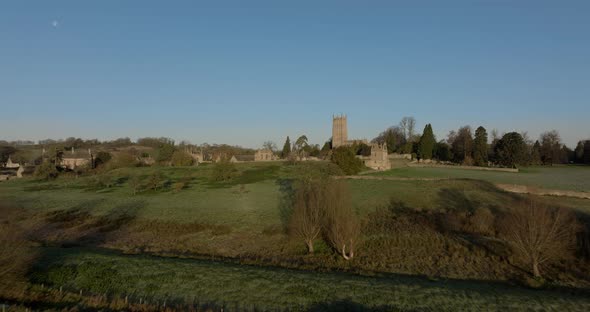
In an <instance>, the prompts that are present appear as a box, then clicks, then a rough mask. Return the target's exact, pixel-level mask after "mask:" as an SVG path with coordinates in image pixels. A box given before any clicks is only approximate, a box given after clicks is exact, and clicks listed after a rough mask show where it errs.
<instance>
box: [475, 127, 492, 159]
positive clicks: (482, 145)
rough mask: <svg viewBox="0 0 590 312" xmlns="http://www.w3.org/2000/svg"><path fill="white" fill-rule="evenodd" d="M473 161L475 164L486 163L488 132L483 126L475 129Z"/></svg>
mask: <svg viewBox="0 0 590 312" xmlns="http://www.w3.org/2000/svg"><path fill="white" fill-rule="evenodd" d="M474 145H475V146H474V150H473V161H474V163H475V165H476V166H487V164H488V133H487V131H486V129H485V128H484V127H479V128H477V129H476V130H475V141H474Z"/></svg>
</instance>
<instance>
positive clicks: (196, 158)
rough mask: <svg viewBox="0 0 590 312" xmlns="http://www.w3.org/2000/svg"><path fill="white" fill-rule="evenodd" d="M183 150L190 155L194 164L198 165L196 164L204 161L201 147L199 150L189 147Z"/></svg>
mask: <svg viewBox="0 0 590 312" xmlns="http://www.w3.org/2000/svg"><path fill="white" fill-rule="evenodd" d="M185 151H186V153H187V154H189V155H191V157H192V158H193V160H194V161H195V164H197V165H198V164H200V163H202V162H203V161H205V155H204V154H203V150H202V149H201V150H199V151H196V150H195V149H192V148H190V149H189V148H186V149H185Z"/></svg>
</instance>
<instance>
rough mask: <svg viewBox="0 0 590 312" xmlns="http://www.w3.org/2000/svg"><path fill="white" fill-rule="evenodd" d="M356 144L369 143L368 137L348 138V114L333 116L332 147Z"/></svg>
mask: <svg viewBox="0 0 590 312" xmlns="http://www.w3.org/2000/svg"><path fill="white" fill-rule="evenodd" d="M354 144H368V141H367V140H366V139H354V140H349V139H348V121H347V119H346V115H340V116H332V148H337V147H340V146H349V145H354Z"/></svg>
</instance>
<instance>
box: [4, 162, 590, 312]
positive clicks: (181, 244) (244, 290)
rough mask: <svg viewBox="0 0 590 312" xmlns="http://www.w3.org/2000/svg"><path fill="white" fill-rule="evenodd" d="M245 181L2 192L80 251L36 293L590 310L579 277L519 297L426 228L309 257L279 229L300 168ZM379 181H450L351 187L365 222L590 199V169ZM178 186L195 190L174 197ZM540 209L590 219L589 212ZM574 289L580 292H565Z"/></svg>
mask: <svg viewBox="0 0 590 312" xmlns="http://www.w3.org/2000/svg"><path fill="white" fill-rule="evenodd" d="M305 166H310V167H308V168H307V169H311V170H315V171H319V170H326V169H325V167H326V166H327V164H325V163H318V164H309V165H305ZM237 168H238V171H239V172H238V174H237V175H236V177H235V178H234V179H233V180H231V181H229V182H224V183H217V182H211V180H210V178H209V177H210V175H211V170H212V168H211V166H199V167H180V168H179V167H151V168H125V169H117V170H114V171H111V172H109V173H107V174H106V175H107V176H108V177H109V179H108V180H109V181H110V182H109V185H108V186H105V185H97V183H96V181H97V179H98V178H100V177H101V176H93V175H89V176H81V177H77V178H76V177H73V176H69V177H68V176H63V177H60V178H58V179H56V180H52V181H39V180H34V179H21V180H12V181H8V182H6V183H0V203H2V202H3V203H8V204H10V205H14V206H17V207H21V208H24V209H26V210H27V211H30V212H31V213H32V214H33V215H34V217H32V218H31V220H29V221H30V222H31V223H34V222H35V221H38V220H42V221H43V222H53V223H52V227H51V228H53V229H55V233H57V234H55V235H54V236H51V237H48V238H44V239H45V240H46V241H47V242H48V243H47V244H48V245H53V246H66V247H67V246H78V247H76V248H45V247H43V248H39V251H40V253H41V255H42V257H41V259H40V260H39V261H38V262H37V263H36V264H35V270H34V271H33V273H32V275H31V276H32V278H33V280H34V281H35V282H36V283H45V284H48V285H53V286H55V287H58V286H66V287H67V288H68V289H72V290H74V291H77V290H79V289H82V290H84V291H90V292H95V293H104V292H107V293H114V294H117V293H121V294H129V295H132V296H136V297H145V298H155V299H154V300H156V299H158V300H163V299H168V300H179V301H183V302H185V301H186V300H189V299H188V298H196V299H197V300H200V301H211V302H215V303H220V302H221V303H228V304H230V306H232V305H234V304H235V303H236V302H238V301H239V302H240V305H245V306H248V307H254V306H256V307H258V308H261V309H274V308H277V307H286V306H287V307H306V308H309V307H314V305H315V307H319V308H321V309H320V310H322V309H323V310H326V309H328V310H329V308H330V305H332V304H334V305H336V306H337V305H338V304H353V305H355V306H357V307H359V309H362V308H383V309H384V310H392V309H393V310H398V309H402V310H408V309H410V310H412V309H418V310H421V309H426V310H430V309H435V310H439V309H444V310H482V309H486V310H507V309H510V310H514V309H516V310H543V309H545V310H580V311H584V310H588V308H589V307H590V306H589V305H590V302H589V300H588V299H587V297H584V296H582V295H577V293H580V292H582V293H585V291H586V290H580V287H582V289H583V288H584V287H586V285H588V281H586V280H584V278H580V277H578V275H577V274H578V273H579V272H580V271H576V272H571V273H566V272H562V269H561V267H557V268H552V270H551V271H550V274H551V276H553V277H555V278H554V280H553V281H552V285H553V287H555V288H554V289H553V290H531V289H526V288H521V287H517V286H513V285H511V282H510V281H511V280H512V278H514V277H515V276H520V277H522V276H525V275H526V272H524V271H522V270H521V269H518V268H515V267H514V266H513V265H511V264H510V263H509V261H508V260H507V259H506V258H505V257H504V256H502V255H501V254H496V253H495V252H494V251H490V250H487V249H486V248H485V247H482V246H480V245H478V244H475V243H471V242H467V241H465V240H464V239H463V238H458V237H455V236H453V235H447V234H444V233H439V232H437V230H433V229H429V228H428V229H424V230H422V229H421V228H418V230H415V228H411V227H409V228H405V226H401V227H400V228H397V229H396V231H397V232H392V233H388V234H387V235H389V236H383V235H381V234H377V235H374V236H370V235H369V234H367V236H366V238H365V242H364V245H362V246H361V249H360V251H359V253H358V256H357V258H355V260H354V261H351V262H346V261H344V260H342V259H341V258H340V257H338V256H337V255H334V253H333V251H332V250H331V249H330V248H329V247H327V246H326V245H325V244H323V243H322V242H319V243H318V246H317V250H316V253H315V254H314V255H305V252H304V249H303V245H302V244H301V243H300V242H297V241H293V240H290V239H289V238H288V237H287V235H286V234H285V233H284V231H283V230H282V228H283V226H284V217H283V212H282V204H283V202H282V199H283V198H284V196H285V195H286V190H288V186H289V183H290V181H292V179H293V178H295V177H296V176H297V175H298V170H301V167H298V166H289V165H283V164H278V163H272V164H268V163H267V164H254V163H251V164H238V165H237ZM154 173H160V174H161V175H162V186H161V187H160V188H159V189H157V190H145V191H141V192H139V193H138V194H136V195H133V191H132V188H131V186H130V182H129V181H130V180H131V179H132V178H133V177H135V176H138V177H140V178H141V179H142V181H147V180H149V178H150V176H152V175H153V174H154ZM376 174H377V175H390V176H398V177H445V178H448V177H450V178H453V179H450V180H431V181H423V180H403V181H393V180H346V181H347V183H348V185H349V186H350V190H351V193H352V200H353V205H354V207H355V209H356V211H357V213H358V215H359V217H360V218H362V219H363V220H369V219H370V218H371V216H372V213H373V212H375V211H376V210H378V209H380V208H382V207H389V206H391V205H392V203H394V206H396V207H402V208H404V209H406V208H410V210H412V211H420V212H428V211H433V212H440V211H442V212H444V211H465V212H473V211H475V210H477V209H480V208H487V209H489V210H491V211H494V212H499V211H502V210H503V209H506V208H508V207H510V206H511V205H513V204H514V203H515V202H517V201H519V200H522V198H523V197H522V195H518V194H512V193H507V192H504V191H501V190H499V189H497V188H496V187H494V185H493V184H492V183H490V182H493V183H516V184H527V183H528V181H531V183H533V181H535V182H536V183H541V184H543V185H542V186H543V187H547V188H559V187H561V188H563V189H574V190H581V189H586V188H587V185H588V183H589V182H588V180H586V179H585V178H584V177H587V175H588V174H590V170H588V169H587V168H581V167H555V168H532V169H528V170H525V171H523V172H521V173H516V174H514V173H499V172H487V171H468V170H454V169H453V170H451V169H435V168H403V169H395V170H391V171H388V172H382V173H376ZM455 178H456V179H455ZM570 178H571V179H570ZM510 179H512V180H510ZM178 181H188V183H187V185H186V187H185V188H183V189H182V190H180V191H174V187H173V185H174V183H177V182H178ZM510 181H512V182H510ZM576 181H577V182H576ZM551 183H552V184H551ZM532 185H539V184H534V183H533V184H532ZM557 186H559V187H557ZM538 199H539V200H540V201H544V202H546V203H549V204H551V205H559V206H565V207H570V208H573V209H575V210H577V211H579V212H580V213H581V215H584V216H586V217H587V216H588V215H590V200H583V199H575V198H567V197H538ZM121 216H126V218H120V217H121ZM127 217H128V218H127ZM101 218H103V219H101ZM48 220H49V221H48ZM105 223H107V224H108V223H114V224H116V226H114V227H112V228H109V229H108V230H105V229H104V228H101V227H100V226H104V224H105ZM25 224H28V223H26V221H25ZM401 224H403V223H401ZM89 229H90V230H89ZM93 229H94V230H93ZM89 237H90V238H93V239H90V240H89V239H88V238H89ZM80 246H82V247H80ZM107 249H110V250H116V251H124V252H126V253H133V254H135V255H127V254H120V253H118V252H108V251H106V250H107ZM146 254H157V255H160V257H156V256H147V255H146ZM168 256H172V257H168ZM178 256H182V257H190V258H193V259H178V258H175V257H178ZM207 258H216V259H219V258H231V263H230V262H227V261H207V260H203V259H207ZM251 264H256V266H252V265H251ZM281 267H282V268H281ZM288 268H297V270H293V269H288ZM307 270H314V271H307ZM319 271H322V272H324V273H319ZM327 271H328V272H329V271H332V272H333V271H342V273H327ZM586 271H587V269H583V268H582V270H581V272H582V274H586V273H587V272H586ZM343 272H349V273H343ZM584 272H586V273H584ZM353 273H354V274H353ZM359 274H360V275H359ZM367 275H369V276H367ZM404 276H405V277H404ZM420 276H430V278H423V277H420ZM520 277H519V278H520ZM484 280H485V281H487V282H484ZM580 285H582V286H580ZM570 286H571V287H573V289H575V290H574V292H573V293H572V292H569V291H564V290H560V289H565V287H570ZM191 300H192V299H191Z"/></svg>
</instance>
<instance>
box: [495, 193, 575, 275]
mask: <svg viewBox="0 0 590 312" xmlns="http://www.w3.org/2000/svg"><path fill="white" fill-rule="evenodd" d="M576 229H577V221H576V217H575V215H574V214H573V212H572V211H570V210H566V209H551V208H548V207H545V206H542V205H540V204H537V203H535V202H530V203H527V204H523V205H522V206H519V207H517V209H513V210H512V211H511V212H510V213H509V214H507V215H506V216H505V217H504V219H503V220H502V222H501V224H500V231H501V232H500V233H501V234H502V236H503V237H504V239H505V240H506V241H507V242H508V243H509V244H510V245H511V246H512V249H513V250H514V252H515V254H516V255H517V256H518V257H519V258H520V259H521V260H523V261H524V262H526V263H527V265H529V266H530V268H531V269H532V272H533V275H534V276H535V277H541V271H540V266H541V265H543V264H546V263H551V262H554V261H557V260H560V259H563V258H565V257H567V256H569V255H571V253H572V251H573V249H574V248H575V241H576Z"/></svg>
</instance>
